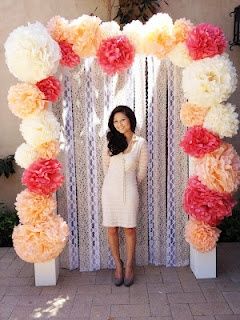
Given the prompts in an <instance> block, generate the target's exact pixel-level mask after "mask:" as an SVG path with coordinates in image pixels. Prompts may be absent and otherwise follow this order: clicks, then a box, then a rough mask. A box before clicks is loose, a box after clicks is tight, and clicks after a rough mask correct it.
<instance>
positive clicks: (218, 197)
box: [183, 176, 236, 226]
mask: <svg viewBox="0 0 240 320" xmlns="http://www.w3.org/2000/svg"><path fill="white" fill-rule="evenodd" d="M183 199H184V200H183V206H184V210H185V212H186V213H187V214H189V215H190V216H191V217H193V218H195V219H197V220H199V221H203V222H205V223H207V224H209V225H211V226H216V225H217V224H219V223H220V222H221V220H223V219H224V218H225V217H229V216H231V215H232V209H233V207H234V206H235V205H236V201H235V200H234V199H233V198H232V196H231V195H230V194H228V193H221V192H216V191H213V190H210V189H208V188H207V187H206V186H204V185H203V184H202V183H201V182H200V181H199V179H198V177H196V176H194V177H191V178H190V179H189V181H188V185H187V188H186V190H185V192H184V198H183Z"/></svg>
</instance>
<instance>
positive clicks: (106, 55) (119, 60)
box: [97, 36, 134, 75]
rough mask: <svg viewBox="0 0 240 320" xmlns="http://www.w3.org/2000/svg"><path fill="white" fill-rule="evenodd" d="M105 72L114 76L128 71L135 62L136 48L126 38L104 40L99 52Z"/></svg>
mask: <svg viewBox="0 0 240 320" xmlns="http://www.w3.org/2000/svg"><path fill="white" fill-rule="evenodd" d="M97 58H98V62H99V64H100V66H101V67H102V68H103V70H104V71H105V72H106V73H108V74H109V75H112V74H114V73H116V72H121V71H123V70H125V69H128V68H129V67H130V66H131V65H132V63H133V60H134V48H133V46H132V45H131V43H130V42H129V40H128V39H127V38H126V37H125V36H117V37H113V38H109V39H107V40H103V41H102V43H101V46H100V48H99V50H98V52H97Z"/></svg>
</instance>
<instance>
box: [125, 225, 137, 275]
mask: <svg viewBox="0 0 240 320" xmlns="http://www.w3.org/2000/svg"><path fill="white" fill-rule="evenodd" d="M124 233H125V238H126V249H127V261H126V267H125V277H126V278H127V279H131V278H133V275H134V274H133V266H134V261H135V248H136V228H124Z"/></svg>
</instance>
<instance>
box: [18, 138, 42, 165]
mask: <svg viewBox="0 0 240 320" xmlns="http://www.w3.org/2000/svg"><path fill="white" fill-rule="evenodd" d="M38 158H39V156H38V153H37V152H36V151H35V150H34V149H33V148H32V147H31V146H29V145H28V144H26V143H22V144H21V145H20V146H19V147H18V148H17V150H16V152H15V156H14V159H15V161H16V163H17V164H18V165H19V166H20V167H21V168H24V169H26V168H27V167H29V166H30V164H31V163H33V162H34V161H36V160H37V159H38Z"/></svg>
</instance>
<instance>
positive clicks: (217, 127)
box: [203, 103, 239, 138]
mask: <svg viewBox="0 0 240 320" xmlns="http://www.w3.org/2000/svg"><path fill="white" fill-rule="evenodd" d="M203 126H204V128H206V129H208V130H210V131H212V132H214V133H216V134H218V135H219V136H220V138H223V137H228V138H231V137H233V136H235V135H236V134H237V133H238V128H239V120H238V113H237V112H236V106H234V105H232V104H231V103H226V104H225V105H224V104H219V105H217V106H213V107H211V108H210V110H209V112H208V114H207V115H206V117H205V119H204V123H203Z"/></svg>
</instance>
